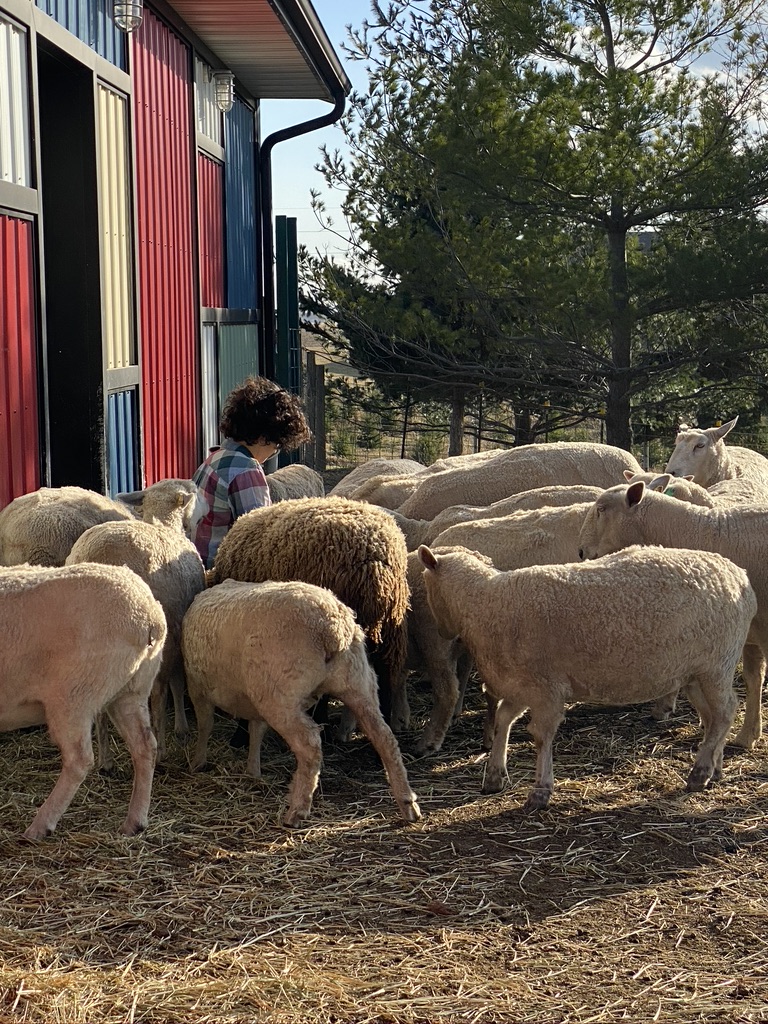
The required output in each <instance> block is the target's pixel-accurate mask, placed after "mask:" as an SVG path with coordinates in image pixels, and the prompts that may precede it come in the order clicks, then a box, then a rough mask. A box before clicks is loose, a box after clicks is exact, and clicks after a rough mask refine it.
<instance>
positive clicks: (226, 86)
mask: <svg viewBox="0 0 768 1024" xmlns="http://www.w3.org/2000/svg"><path fill="white" fill-rule="evenodd" d="M211 78H212V80H213V93H214V98H215V100H216V106H217V107H218V108H219V110H220V111H221V112H222V113H223V114H226V113H227V112H228V111H230V110H231V109H232V107H233V106H234V103H235V76H234V74H233V73H232V72H231V71H213V72H211Z"/></svg>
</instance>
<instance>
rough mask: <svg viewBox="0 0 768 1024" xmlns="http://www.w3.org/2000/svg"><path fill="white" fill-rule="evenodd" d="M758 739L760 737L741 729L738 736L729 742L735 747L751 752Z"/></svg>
mask: <svg viewBox="0 0 768 1024" xmlns="http://www.w3.org/2000/svg"><path fill="white" fill-rule="evenodd" d="M759 739H760V737H759V736H755V735H754V733H752V732H749V731H747V730H744V729H742V730H741V732H740V733H739V734H738V736H736V737H735V738H734V739H732V740H731V741H730V742H731V743H732V744H733V745H734V746H735V747H743V748H744V749H745V750H751V749H752V748H753V747H754V745H755V743H757V741H758V740H759Z"/></svg>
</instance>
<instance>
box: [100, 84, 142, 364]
mask: <svg viewBox="0 0 768 1024" xmlns="http://www.w3.org/2000/svg"><path fill="white" fill-rule="evenodd" d="M98 97H99V101H98V103H99V205H100V209H99V216H100V225H101V234H102V247H101V248H102V281H103V316H104V335H105V339H106V348H107V368H108V369H110V370H115V369H121V368H123V367H125V366H135V365H136V347H135V345H134V343H133V307H132V296H133V283H132V282H133V279H132V276H131V275H132V270H131V268H132V261H131V248H132V247H131V229H130V224H131V221H130V216H131V207H130V198H131V189H130V172H129V165H128V103H127V101H126V99H125V97H124V96H120V95H118V94H117V93H115V92H113V90H112V89H108V88H106V86H104V85H102V84H101V83H99V89H98Z"/></svg>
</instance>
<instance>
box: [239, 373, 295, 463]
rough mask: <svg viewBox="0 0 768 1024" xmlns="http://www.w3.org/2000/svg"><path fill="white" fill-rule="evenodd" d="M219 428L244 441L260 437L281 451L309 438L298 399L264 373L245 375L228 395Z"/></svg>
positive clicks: (292, 447) (252, 441) (287, 450)
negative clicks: (260, 375)
mask: <svg viewBox="0 0 768 1024" xmlns="http://www.w3.org/2000/svg"><path fill="white" fill-rule="evenodd" d="M219 428H220V430H221V432H222V434H223V435H224V437H228V438H231V439H232V440H233V441H242V442H244V443H245V444H254V443H255V442H256V441H260V440H263V441H265V442H266V443H267V444H276V445H279V446H280V449H281V450H282V451H284V452H290V451H293V449H294V448H298V447H299V445H300V444H305V443H306V442H307V441H310V440H311V438H312V432H311V431H310V429H309V424H308V423H307V420H306V417H305V416H304V410H303V409H302V405H301V399H300V398H299V397H298V396H297V395H293V394H291V392H290V391H286V390H285V389H284V388H281V387H280V386H279V385H278V384H275V382H274V381H271V380H267V378H266V377H246V378H245V380H244V381H243V382H242V384H238V386H237V387H236V388H233V389H232V391H230V393H229V395H227V400H226V401H225V402H224V408H223V409H222V412H221V421H220V423H219Z"/></svg>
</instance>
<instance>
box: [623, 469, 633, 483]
mask: <svg viewBox="0 0 768 1024" xmlns="http://www.w3.org/2000/svg"><path fill="white" fill-rule="evenodd" d="M634 475H635V474H634V473H633V472H632V470H631V469H625V470H624V479H625V480H627V481H629V480H631V479H632V477H633V476H634Z"/></svg>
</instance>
